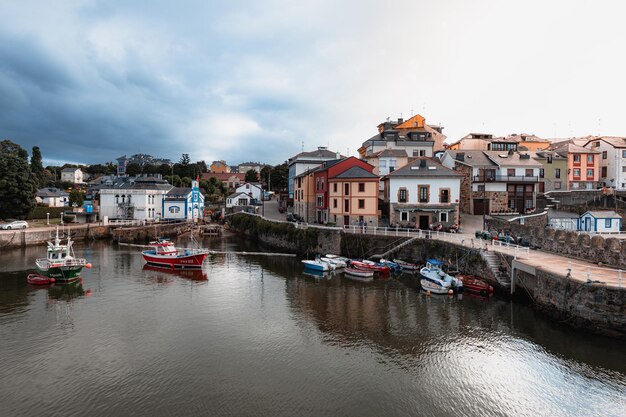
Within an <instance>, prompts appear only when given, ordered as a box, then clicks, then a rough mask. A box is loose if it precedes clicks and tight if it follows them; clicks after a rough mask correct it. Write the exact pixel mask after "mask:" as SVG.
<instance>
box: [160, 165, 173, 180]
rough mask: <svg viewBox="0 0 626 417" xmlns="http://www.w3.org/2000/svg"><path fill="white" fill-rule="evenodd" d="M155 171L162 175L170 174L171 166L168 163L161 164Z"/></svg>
mask: <svg viewBox="0 0 626 417" xmlns="http://www.w3.org/2000/svg"><path fill="white" fill-rule="evenodd" d="M157 173H159V174H161V175H162V176H164V177H165V176H166V175H172V167H171V166H170V165H168V164H161V165H159V168H158V169H157Z"/></svg>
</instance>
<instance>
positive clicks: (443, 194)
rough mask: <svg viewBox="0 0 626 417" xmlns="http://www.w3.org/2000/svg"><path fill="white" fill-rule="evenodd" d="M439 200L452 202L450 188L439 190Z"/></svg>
mask: <svg viewBox="0 0 626 417" xmlns="http://www.w3.org/2000/svg"><path fill="white" fill-rule="evenodd" d="M439 202H440V203H449V202H450V190H449V189H447V188H442V189H440V190H439Z"/></svg>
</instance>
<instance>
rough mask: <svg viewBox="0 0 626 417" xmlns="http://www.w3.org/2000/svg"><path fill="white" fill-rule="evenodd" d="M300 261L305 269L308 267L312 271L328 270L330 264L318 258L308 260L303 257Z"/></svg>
mask: <svg viewBox="0 0 626 417" xmlns="http://www.w3.org/2000/svg"><path fill="white" fill-rule="evenodd" d="M302 263H303V264H304V268H305V269H310V270H312V271H322V272H324V271H330V265H329V264H327V263H326V262H322V261H321V260H320V259H315V260H310V259H303V260H302Z"/></svg>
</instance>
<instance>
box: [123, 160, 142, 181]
mask: <svg viewBox="0 0 626 417" xmlns="http://www.w3.org/2000/svg"><path fill="white" fill-rule="evenodd" d="M139 174H141V165H139V164H138V163H136V162H131V163H130V164H128V165H126V175H128V176H129V177H134V176H136V175H139Z"/></svg>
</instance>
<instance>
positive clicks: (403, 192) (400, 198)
mask: <svg viewBox="0 0 626 417" xmlns="http://www.w3.org/2000/svg"><path fill="white" fill-rule="evenodd" d="M406 201H407V195H406V188H400V189H399V190H398V203H406Z"/></svg>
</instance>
